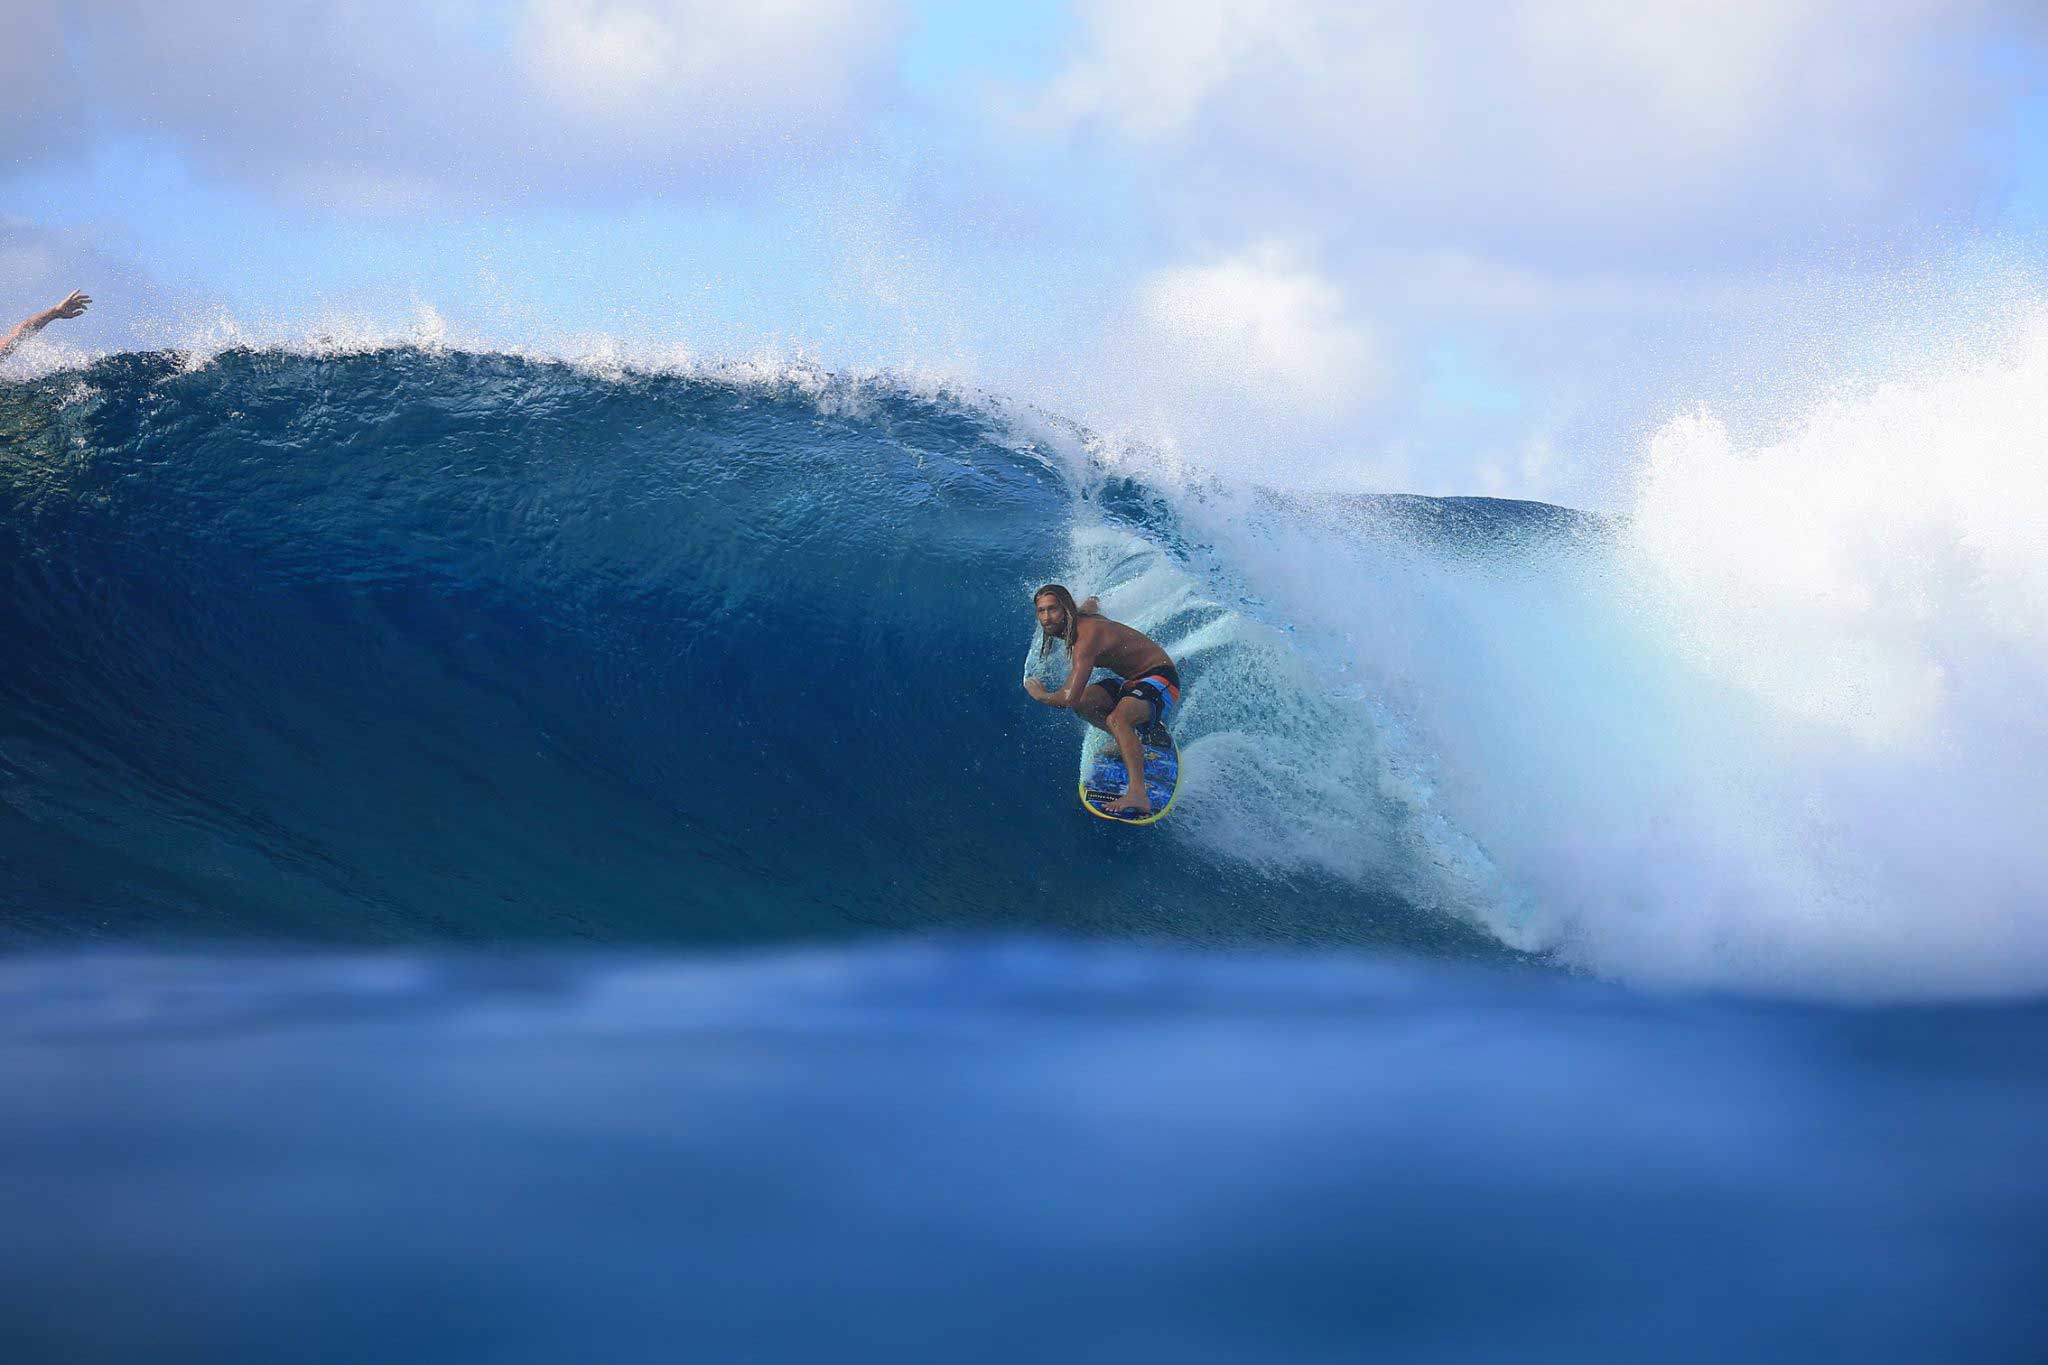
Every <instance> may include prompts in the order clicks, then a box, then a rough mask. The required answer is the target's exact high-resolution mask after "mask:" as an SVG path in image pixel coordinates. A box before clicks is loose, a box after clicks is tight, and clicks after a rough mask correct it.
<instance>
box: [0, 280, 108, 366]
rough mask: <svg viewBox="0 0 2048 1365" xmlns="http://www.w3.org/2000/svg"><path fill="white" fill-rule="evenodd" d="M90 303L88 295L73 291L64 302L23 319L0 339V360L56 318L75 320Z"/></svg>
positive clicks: (90, 297) (90, 298)
mask: <svg viewBox="0 0 2048 1365" xmlns="http://www.w3.org/2000/svg"><path fill="white" fill-rule="evenodd" d="M91 303H92V296H91V295H90V294H81V293H80V292H79V291H78V290H76V289H74V290H72V291H71V292H70V293H69V294H66V295H65V296H64V302H62V303H60V304H57V305H56V306H55V307H52V308H45V309H44V310H43V311H42V312H40V313H37V314H34V315H33V316H31V317H26V318H23V319H22V320H21V321H20V322H18V323H16V324H15V325H14V330H13V331H11V332H9V333H8V334H7V335H6V336H5V337H0V360H5V359H6V358H7V357H8V356H9V355H10V354H11V353H12V352H13V350H14V348H15V347H17V346H19V345H21V343H22V342H24V341H27V340H28V339H29V338H30V337H32V336H34V335H35V334H36V333H37V332H40V331H42V330H43V329H44V328H45V327H48V326H49V325H50V324H51V323H53V322H55V321H56V320H57V319H58V318H75V317H77V316H78V315H79V314H80V313H83V312H84V311H85V310H86V308H87V307H89V306H90V305H91Z"/></svg>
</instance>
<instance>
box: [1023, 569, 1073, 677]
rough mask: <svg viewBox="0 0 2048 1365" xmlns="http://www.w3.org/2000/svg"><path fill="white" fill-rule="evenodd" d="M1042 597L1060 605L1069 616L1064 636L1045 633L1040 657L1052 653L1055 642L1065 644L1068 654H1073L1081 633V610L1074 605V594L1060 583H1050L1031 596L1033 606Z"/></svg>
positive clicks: (1040, 646) (1041, 641)
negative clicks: (1075, 640)
mask: <svg viewBox="0 0 2048 1365" xmlns="http://www.w3.org/2000/svg"><path fill="white" fill-rule="evenodd" d="M1041 597H1050V598H1052V600H1053V601H1055V602H1057V603H1059V604H1060V609H1061V610H1062V611H1064V612H1066V614H1067V629H1066V633H1065V634H1063V635H1054V634H1053V633H1052V632H1051V631H1049V630H1048V631H1047V632H1045V637H1044V638H1043V639H1041V640H1040V641H1039V642H1038V654H1039V657H1040V658H1043V657H1045V656H1046V655H1048V654H1050V653H1052V642H1053V641H1054V640H1058V641H1060V642H1061V643H1063V644H1065V645H1066V647H1067V652H1068V653H1070V654H1071V653H1072V652H1073V650H1074V638H1075V637H1076V636H1078V635H1079V634H1080V633H1081V609H1080V608H1079V607H1077V606H1075V605H1074V594H1072V593H1070V592H1068V591H1067V590H1066V589H1065V588H1064V587H1062V586H1061V585H1059V584H1058V583H1048V584H1046V585H1045V586H1044V587H1042V588H1040V589H1039V590H1038V591H1037V592H1035V593H1032V594H1031V605H1032V606H1034V607H1035V606H1037V605H1038V599H1039V598H1041Z"/></svg>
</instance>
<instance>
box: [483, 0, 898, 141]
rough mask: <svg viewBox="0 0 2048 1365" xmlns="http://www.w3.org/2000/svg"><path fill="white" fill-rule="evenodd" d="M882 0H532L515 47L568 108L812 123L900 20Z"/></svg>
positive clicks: (606, 117)
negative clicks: (743, 0)
mask: <svg viewBox="0 0 2048 1365" xmlns="http://www.w3.org/2000/svg"><path fill="white" fill-rule="evenodd" d="M893 8H894V7H893V6H891V5H886V4H879V3H876V2H875V0H755V2H754V3H749V4H743V5H736V4H728V3H722V2H721V0H638V3H621V0H528V3H527V4H526V6H525V9H524V12H523V13H522V15H521V18H520V21H519V27H518V31H517V37H516V47H517V51H518V54H519V60H520V62H521V64H522V65H523V67H524V70H525V72H526V74H527V76H528V77H529V79H531V80H532V82H533V83H534V84H535V85H536V86H537V87H538V88H539V89H540V90H542V91H543V92H545V93H546V94H547V95H548V96H549V97H550V98H552V99H553V100H554V102H555V103H556V104H557V105H558V106H559V107H561V108H562V109H564V110H566V111H568V112H570V113H572V114H576V115H581V116H584V117H591V118H595V119H598V120H601V121H604V122H606V123H609V124H613V125H617V124H620V123H629V124H635V125H646V124H648V123H654V122H658V123H663V124H667V125H668V126H669V127H670V128H671V129H674V128H676V127H679V126H682V125H685V124H688V123H691V122H695V123H698V124H702V123H704V122H706V121H718V122H721V123H723V122H728V121H730V120H731V119H732V118H733V116H735V115H736V114H737V115H745V116H747V117H749V118H753V119H757V120H758V119H768V120H770V121H777V120H780V121H789V122H809V121H810V120H812V119H814V118H817V117H819V116H821V115H823V116H829V114H830V113H831V112H832V111H833V110H834V109H835V108H837V107H838V106H839V105H840V104H841V103H842V101H844V100H845V99H846V97H847V96H848V94H849V90H848V86H849V85H850V83H851V80H852V78H853V76H854V74H855V72H856V71H857V70H858V69H860V68H862V67H864V66H867V65H869V64H870V63H871V62H872V61H873V58H874V56H875V53H876V49H877V48H878V47H879V45H880V44H881V41H882V40H883V39H886V38H887V37H889V36H891V34H892V32H893V29H894V27H895V22H894V14H893Z"/></svg>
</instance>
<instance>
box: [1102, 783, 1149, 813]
mask: <svg viewBox="0 0 2048 1365" xmlns="http://www.w3.org/2000/svg"><path fill="white" fill-rule="evenodd" d="M1102 812H1103V814H1105V815H1150V814H1151V813H1152V801H1151V798H1149V797H1148V796H1146V795H1145V793H1144V792H1143V791H1139V790H1135V789H1134V790H1132V791H1127V792H1125V793H1124V794H1123V796H1121V797H1120V798H1118V799H1117V800H1115V801H1112V802H1110V803H1109V804H1108V805H1106V806H1104V807H1103V808H1102Z"/></svg>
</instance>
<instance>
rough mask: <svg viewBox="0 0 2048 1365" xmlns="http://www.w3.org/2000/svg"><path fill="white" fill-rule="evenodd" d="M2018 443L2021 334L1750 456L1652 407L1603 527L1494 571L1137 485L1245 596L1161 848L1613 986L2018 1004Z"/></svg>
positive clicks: (1405, 538) (2034, 686) (2030, 927)
mask: <svg viewBox="0 0 2048 1365" xmlns="http://www.w3.org/2000/svg"><path fill="white" fill-rule="evenodd" d="M2044 458H2048V321H2044V322H2043V323H2042V324H2040V325H2037V326H2033V327H2030V328H2026V329H2023V330H2022V331H2021V332H2020V333H2019V334H2018V335H2017V336H2015V337H2014V338H2012V339H2011V340H2010V342H2009V344H2008V345H2006V346H2005V347H2003V348H2002V349H2000V350H1999V351H1998V352H1997V353H1996V354H1983V353H1980V354H1978V355H1976V356H1974V357H1953V356H1952V357H1950V358H1949V359H1948V360H1947V361H1946V363H1945V364H1943V365H1942V366H1939V367H1930V368H1928V369H1927V370H1926V371H1925V372H1923V373H1920V374H1918V375H1916V376H1914V377H1910V378H1905V379H1898V380H1894V381H1892V382H1889V383H1886V384H1883V385H1878V386H1872V387H1869V388H1867V389H1866V390H1864V391H1862V392H1861V393H1858V394H1854V395H1852V396H1845V397H1839V398H1836V399H1833V400H1831V401H1829V402H1827V403H1825V404H1823V405H1821V406H1820V407H1818V408H1817V409H1816V410H1815V411H1813V412H1812V413H1810V414H1809V415H1808V416H1807V418H1806V419H1805V420H1804V421H1803V422H1801V423H1799V424H1798V425H1797V427H1796V428H1795V429H1794V430H1793V431H1792V432H1791V434H1789V435H1787V436H1785V437H1784V438H1783V439H1781V440H1778V441H1775V442H1773V443H1770V444H1765V445H1760V446H1758V447H1756V448H1754V449H1748V450H1743V449H1738V448H1737V447H1736V446H1735V444H1734V443H1733V441H1732V440H1731V438H1730V437H1729V435H1728V433H1727V431H1726V430H1725V429H1724V428H1723V427H1722V426H1721V425H1720V424H1719V423H1717V422H1716V421H1715V420H1714V419H1713V418H1712V417H1711V416H1707V415H1704V414H1693V415H1688V416H1683V417H1679V418H1677V419H1674V420H1673V421H1672V422H1670V423H1669V424H1668V425H1667V426H1665V427H1664V428H1663V430H1661V431H1660V432H1659V433H1658V434H1657V435H1656V437H1655V439H1654V440H1652V441H1651V442H1650V443H1649V447H1648V449H1647V451H1646V453H1645V456H1644V460H1643V465H1642V469H1641V474H1640V479H1639V482H1638V485H1637V489H1636V493H1635V498H1634V503H1633V507H1632V509H1631V511H1630V512H1629V514H1628V515H1627V516H1626V517H1625V518H1624V519H1622V520H1621V521H1620V522H1619V523H1618V524H1617V526H1616V528H1615V530H1614V532H1613V534H1612V535H1611V536H1595V537H1593V538H1592V539H1591V540H1590V541H1574V540H1573V539H1572V538H1570V537H1569V536H1563V537H1560V536H1555V535H1553V536H1545V537H1538V538H1537V539H1536V542H1535V548H1527V547H1525V548H1524V550H1522V551H1521V552H1519V553H1517V554H1513V555H1509V556H1505V557H1502V556H1497V555H1493V554H1490V553H1486V552H1484V551H1483V550H1481V549H1478V548H1476V547H1471V546H1466V547H1464V548H1462V549H1461V548H1459V546H1458V545H1457V543H1456V542H1455V541H1452V542H1442V543H1433V544H1424V543H1420V542H1418V541H1417V540H1416V539H1415V538H1414V537H1413V536H1411V535H1409V534H1407V532H1406V531H1405V530H1404V529H1403V528H1402V526H1400V525H1399V524H1397V522H1398V519H1391V520H1390V518H1389V513H1388V511H1387V509H1386V508H1384V507H1383V506H1379V507H1375V506H1371V505H1364V504H1360V503H1357V502H1349V501H1344V500H1326V501H1315V500H1305V499H1276V498H1271V497H1266V496H1263V495H1257V494H1252V493H1246V492H1241V491H1240V492H1232V491H1230V490H1227V489H1221V488H1219V487H1217V486H1216V485H1214V484H1196V483H1183V482H1177V481H1175V480H1173V479H1171V478H1161V479H1160V482H1161V486H1162V487H1166V488H1168V489H1169V490H1170V496H1171V497H1172V500H1173V502H1174V505H1175V507H1176V511H1177V513H1178V515H1179V516H1180V517H1181V518H1182V520H1183V522H1184V524H1185V526H1186V528H1187V529H1188V531H1189V533H1190V535H1191V536H1192V537H1193V538H1194V539H1196V540H1198V541H1201V542H1203V543H1206V544H1208V545H1210V546H1213V547H1214V549H1213V556H1214V559H1215V561H1216V572H1217V574H1218V575H1219V576H1218V579H1217V583H1218V585H1219V586H1222V585H1229V587H1228V589H1227V591H1229V592H1235V593H1237V594H1238V597H1239V600H1238V601H1237V602H1236V603H1235V604H1234V605H1235V606H1236V607H1237V608H1239V609H1240V610H1241V613H1242V620H1241V622H1240V623H1239V625H1237V626H1236V627H1234V629H1236V630H1237V631H1238V632H1239V635H1238V638H1237V639H1236V640H1235V642H1234V645H1233V647H1232V649H1231V650H1229V651H1216V653H1217V654H1218V655H1219V656H1220V655H1221V654H1223V653H1228V654H1229V655H1230V658H1229V660H1228V661H1227V662H1222V661H1219V662H1217V663H1213V664H1212V665H1211V666H1210V667H1209V668H1208V669H1206V670H1201V671H1199V672H1198V680H1199V683H1200V685H1199V686H1194V687H1191V689H1190V704H1189V708H1188V712H1187V716H1186V719H1185V720H1184V722H1183V724H1184V725H1188V726H1194V725H1195V724H1196V723H1197V722H1198V721H1206V722H1209V723H1210V726H1209V728H1210V734H1209V736H1208V737H1207V738H1206V739H1202V738H1198V739H1196V740H1195V742H1194V743H1193V744H1192V745H1190V750H1191V754H1190V762H1189V765H1188V778H1187V781H1188V782H1189V783H1191V784H1195V787H1194V790H1195V791H1198V792H1200V793H1201V795H1202V797H1203V799H1202V800H1200V801H1190V802H1189V805H1188V819H1187V820H1186V822H1185V824H1184V826H1183V832H1184V833H1186V834H1188V835H1189V836H1191V837H1199V838H1202V839H1204V840H1205V841H1208V842H1211V843H1214V844H1216V845H1218V846H1220V847H1224V848H1226V849H1230V850H1232V851H1234V852H1236V853H1238V854H1239V855H1240V856H1242V857H1244V858H1246V859H1249V860H1254V861H1259V862H1271V861H1275V860H1280V861H1293V862H1299V863H1305V864H1314V865H1318V866H1321V867H1323V868H1325V869H1328V870H1331V871H1335V872H1339V873H1342V874H1344V875H1347V876H1357V877H1365V878H1376V879H1391V882H1392V884H1393V885H1394V886H1396V887H1397V888H1398V889H1400V890H1402V891H1404V892H1405V893H1407V894H1409V895H1412V896H1416V897H1418V898H1419V899H1421V900H1423V901H1424V902H1425V903H1433V904H1437V905H1440V906H1442V907H1444V908H1445V909H1447V910H1450V911H1453V912H1455V913H1460V914H1462V915H1465V916H1467V917H1468V918H1471V919H1473V920H1475V921H1476V922H1478V923H1480V924H1483V925H1485V926H1487V927H1489V928H1490V929H1492V930H1493V931H1494V932H1495V933H1496V934H1498V935H1499V936H1500V937H1501V938H1502V939H1504V940H1505V941H1507V942H1510V943H1514V944H1517V945H1519V946H1523V947H1529V948H1535V949H1543V950H1549V951H1553V952H1555V953H1556V954H1558V955H1559V956H1560V957H1562V958H1563V959H1565V960H1567V961H1570V962H1574V963H1578V964H1581V965H1583V966H1585V967H1587V968H1589V969H1592V970H1595V971H1598V972H1600V973H1603V974H1608V975H1614V976H1618V977H1622V978H1625V979H1630V980H1635V981H1640V982H1661V983H1672V984H1684V985H1712V986H1732V987H1740V988H1751V989H1754V988H1760V989H1776V990H1790V991H1797V992H1814V993H1821V994H1829V995H1850V996H1856V995H1866V994H1881V995H1887V996H1915V995H1947V994H1958V993H1960V994H1977V993H2003V992H2013V991H2030V990H2039V989H2042V988H2043V987H2044V986H2048V893H2044V891H2043V887H2044V885H2048V839H2043V837H2042V834H2041V828H2042V823H2043V814H2044V812H2048V719H2044V713H2043V711H2042V704H2043V701H2044V698H2048V473H2044V470H2043V467H2042V461H2043V459H2044ZM1152 473H1153V474H1154V475H1155V477H1156V476H1158V475H1159V473H1160V471H1158V470H1154V471H1152ZM1546 545H1547V546H1548V548H1544V547H1545V546H1546ZM1261 623H1264V624H1261ZM1283 627H1284V629H1283ZM1262 630H1263V631H1265V632H1266V634H1265V635H1263V636H1262V635H1260V633H1259V632H1260V631H1262ZM1240 675H1242V676H1240ZM1219 683H1220V686H1219V685H1218V684H1219ZM1219 694H1220V696H1219ZM1233 696H1236V697H1239V698H1240V699H1241V700H1242V704H1241V705H1239V709H1238V713H1236V714H1234V715H1232V716H1231V717H1230V718H1229V719H1228V720H1225V719H1223V718H1221V717H1220V716H1218V715H1216V714H1215V713H1216V712H1217V710H1218V709H1219V707H1221V708H1228V707H1230V706H1232V705H1233V704H1234V703H1233V702H1232V701H1231V700H1230V699H1231V698H1232V697H1233ZM1368 737H1369V738H1368ZM1205 745H1206V751H1205V748H1204V746H1205ZM1205 759H1206V760H1207V761H1206V762H1205ZM1278 812H1285V813H1284V814H1280V813H1278Z"/></svg>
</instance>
